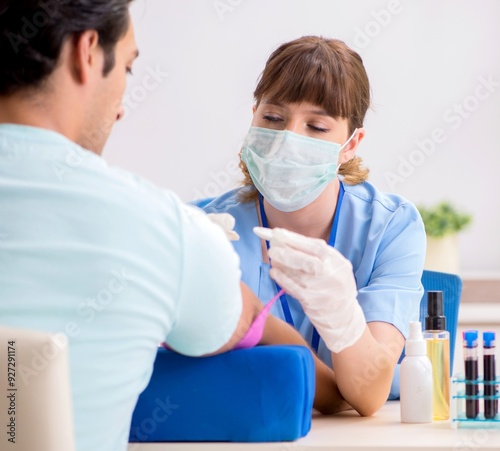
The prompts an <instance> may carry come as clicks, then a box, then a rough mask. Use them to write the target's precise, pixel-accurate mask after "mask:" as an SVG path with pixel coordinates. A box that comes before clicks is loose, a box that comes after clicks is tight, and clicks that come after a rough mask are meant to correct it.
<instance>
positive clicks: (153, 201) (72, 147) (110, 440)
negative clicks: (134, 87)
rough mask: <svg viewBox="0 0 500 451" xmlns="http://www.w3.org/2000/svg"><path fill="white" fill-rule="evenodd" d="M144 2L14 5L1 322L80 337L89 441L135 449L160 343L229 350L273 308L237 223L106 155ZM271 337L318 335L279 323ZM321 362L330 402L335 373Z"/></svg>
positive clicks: (0, 171) (1, 226)
mask: <svg viewBox="0 0 500 451" xmlns="http://www.w3.org/2000/svg"><path fill="white" fill-rule="evenodd" d="M129 3H130V1H129V0H106V1H104V0H73V1H71V2H68V1H66V2H51V1H47V2H40V1H38V0H23V1H19V0H10V1H8V2H3V3H2V6H1V7H0V33H1V36H2V39H0V55H2V68H3V69H2V70H1V71H0V211H1V212H2V220H1V222H0V236H1V237H2V239H1V241H0V327H1V326H10V327H12V328H25V329H34V330H40V331H48V332H52V333H55V334H58V336H59V338H61V337H65V339H67V340H69V349H70V371H71V385H72V396H73V399H72V401H73V406H74V413H75V415H74V417H75V431H76V439H77V447H78V450H79V451H123V450H124V449H125V448H126V446H127V445H126V443H127V439H128V434H129V428H130V420H131V415H132V411H133V409H134V406H135V403H136V401H137V397H138V395H139V394H140V393H141V392H142V390H143V389H144V388H145V387H146V385H147V383H148V380H149V378H150V376H151V371H152V366H153V362H154V359H155V357H156V353H157V347H158V343H159V342H162V341H166V343H167V344H168V345H169V346H170V347H171V348H173V349H175V350H176V351H177V352H180V353H183V354H186V355H190V356H200V355H207V354H214V353H220V352H224V351H227V350H230V349H233V348H234V347H235V346H236V345H237V344H238V343H239V342H240V340H241V338H242V337H243V336H244V335H245V334H246V332H247V330H248V328H249V326H250V324H251V323H252V322H253V320H254V318H255V317H256V316H257V314H258V312H259V311H260V310H261V309H262V305H261V304H260V302H259V301H258V300H257V298H256V297H255V295H254V294H253V293H252V292H251V291H250V290H249V289H248V287H247V286H246V285H245V284H243V283H241V282H240V276H241V271H240V268H239V259H238V256H237V254H236V253H235V252H234V250H233V248H232V246H231V245H230V244H229V242H228V241H227V239H226V236H225V235H224V233H223V231H222V229H221V228H219V227H218V226H217V225H215V224H213V223H212V222H211V221H210V220H209V219H208V218H207V216H206V215H205V214H204V213H202V212H200V211H199V210H198V209H195V208H193V207H188V206H186V205H184V204H183V203H182V202H181V201H180V200H179V199H178V198H177V197H176V196H175V194H173V193H172V192H170V191H164V190H160V189H158V188H156V187H155V186H153V185H152V184H150V183H148V182H147V181H145V180H142V179H140V178H139V177H136V176H134V175H132V174H129V173H127V172H125V171H121V170H118V169H115V168H110V167H108V165H107V164H106V162H105V161H104V160H103V159H102V158H101V157H100V155H101V153H102V151H103V148H104V145H105V142H106V140H107V138H108V135H109V133H110V130H111V128H112V126H113V124H114V123H115V121H116V120H118V119H120V117H121V116H122V115H123V108H122V107H121V106H120V103H121V99H122V96H123V93H124V89H125V85H126V74H127V73H129V72H131V69H132V66H133V63H134V60H135V58H136V57H137V55H138V50H137V46H136V43H135V38H134V29H133V25H132V23H131V20H130V16H129ZM35 17H36V18H37V23H39V24H43V25H41V26H38V28H36V27H35V26H33V27H34V28H33V29H31V32H30V33H29V35H27V33H26V27H27V25H26V20H29V19H30V18H35ZM12 338H13V339H15V338H16V337H12ZM260 342H261V343H298V344H302V343H304V344H305V342H304V340H303V339H302V338H301V337H300V335H299V334H298V333H297V332H296V331H295V330H294V329H293V328H291V327H290V326H288V325H286V324H285V323H284V322H280V321H279V320H277V319H275V318H270V319H269V321H268V322H267V324H266V329H265V331H264V335H263V337H262V339H261V340H260ZM49 363H50V362H49ZM316 363H317V386H318V391H317V394H316V398H317V399H316V402H315V406H316V407H317V408H318V409H320V410H328V409H331V405H332V402H333V401H332V400H331V399H332V398H333V397H334V396H335V390H336V386H335V379H334V375H333V372H332V371H331V370H330V369H329V368H328V367H327V366H326V365H324V364H322V363H321V362H320V361H319V360H318V359H316ZM284 371H286V369H284Z"/></svg>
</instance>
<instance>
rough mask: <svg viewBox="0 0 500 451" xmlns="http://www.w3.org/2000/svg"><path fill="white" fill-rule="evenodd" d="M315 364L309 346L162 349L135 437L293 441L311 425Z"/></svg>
mask: <svg viewBox="0 0 500 451" xmlns="http://www.w3.org/2000/svg"><path fill="white" fill-rule="evenodd" d="M314 391H315V369H314V361H313V358H312V354H311V351H310V350H309V349H307V348H306V347H303V346H293V345H286V346H257V347H255V348H250V349H240V350H236V351H231V352H228V353H226V354H220V355H216V356H211V357H201V358H193V357H186V356H182V355H180V354H176V353H174V352H171V351H167V350H165V349H159V350H158V355H157V358H156V361H155V364H154V369H153V374H152V376H151V380H150V382H149V385H148V386H147V387H146V389H145V390H144V391H143V392H142V394H141V395H140V397H139V400H138V402H137V405H136V407H135V411H134V414H133V417H132V425H131V430H130V438H129V440H130V441H131V442H170V441H230V442H273V441H288V440H295V439H297V438H300V437H303V436H305V435H306V434H307V433H308V432H309V430H310V428H311V413H312V404H313V399H314Z"/></svg>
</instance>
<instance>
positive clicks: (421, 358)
mask: <svg viewBox="0 0 500 451" xmlns="http://www.w3.org/2000/svg"><path fill="white" fill-rule="evenodd" d="M405 354H406V356H405V358H404V359H403V362H402V363H401V371H400V399H401V402H400V406H401V422H402V423H430V422H431V421H432V365H431V362H430V360H429V358H428V357H427V343H426V342H425V340H424V337H423V334H422V325H421V324H420V322H419V321H414V322H411V323H410V336H409V337H408V340H406V351H405Z"/></svg>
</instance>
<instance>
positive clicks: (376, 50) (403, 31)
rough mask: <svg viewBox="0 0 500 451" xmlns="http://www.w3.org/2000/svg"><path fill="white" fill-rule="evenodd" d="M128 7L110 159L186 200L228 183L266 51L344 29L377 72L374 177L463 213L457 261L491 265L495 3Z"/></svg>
mask: <svg viewBox="0 0 500 451" xmlns="http://www.w3.org/2000/svg"><path fill="white" fill-rule="evenodd" d="M391 11H392V12H391ZM133 16H134V22H135V26H136V34H137V41H138V44H139V47H140V51H141V56H140V58H139V60H138V61H137V64H136V67H135V70H134V72H135V75H134V77H132V78H131V79H130V80H129V87H128V90H127V92H128V94H127V96H128V97H126V106H127V109H128V115H127V117H126V118H125V119H124V120H123V121H122V123H120V124H118V125H117V126H116V128H115V130H114V133H113V135H112V137H111V139H110V142H109V144H108V146H107V150H106V154H105V157H106V158H107V159H108V161H110V162H111V163H113V164H116V165H119V166H122V167H124V168H127V169H129V170H132V171H134V172H137V173H139V174H142V175H144V176H146V177H147V178H149V179H151V180H153V181H154V182H155V183H157V184H158V185H161V186H163V187H168V188H171V189H173V190H174V191H176V192H177V193H178V194H179V195H180V196H181V198H183V199H184V200H191V199H193V198H195V197H201V196H210V195H216V194H219V193H221V192H223V191H225V190H226V189H228V188H229V187H232V186H233V185H234V183H235V181H236V180H237V179H238V178H239V177H238V174H237V172H238V171H237V169H236V168H235V166H236V161H237V152H238V150H239V144H240V142H241V140H242V139H243V137H244V135H245V133H246V131H247V129H248V127H249V124H250V119H251V106H252V102H253V98H252V92H253V89H254V88H255V84H256V81H257V78H258V76H259V74H260V72H261V71H262V69H263V67H264V64H265V61H266V59H267V57H268V56H269V54H270V52H271V51H272V50H274V49H275V48H276V47H277V46H278V45H279V44H281V43H283V42H285V41H287V40H291V39H294V38H296V37H299V36H301V35H304V34H319V35H324V36H328V37H335V38H339V39H342V40H344V41H345V42H346V43H347V44H348V45H350V46H351V47H354V48H355V49H357V50H358V51H359V53H360V54H361V56H362V57H363V60H364V63H365V66H366V69H367V72H368V75H369V77H370V81H371V84H372V90H373V109H372V110H371V111H370V112H369V113H368V116H367V120H366V123H365V127H366V131H367V136H366V139H365V141H364V142H363V143H362V145H361V147H360V149H359V155H360V156H362V157H363V158H364V160H365V162H366V164H367V165H368V166H369V167H370V169H371V181H372V182H374V183H375V184H376V185H378V187H379V188H380V189H382V190H385V191H393V192H396V193H399V194H402V195H404V196H406V197H407V198H409V199H410V200H412V201H413V202H415V203H425V204H428V205H432V204H434V203H436V202H437V201H440V200H443V199H446V200H451V201H452V202H454V203H455V204H456V205H457V206H458V207H460V208H462V209H465V210H466V211H468V212H470V213H472V214H473V215H474V223H473V225H472V227H470V228H469V230H467V231H465V232H464V233H462V234H461V235H460V242H461V253H462V273H463V274H471V273H482V274H486V273H488V274H491V273H496V274H500V237H499V236H498V235H499V233H500V211H499V208H498V206H499V204H500V202H499V200H498V196H499V194H500V176H499V171H500V145H499V141H500V126H499V120H500V114H499V113H500V49H499V43H500V27H499V26H498V23H499V22H500V1H496V0H482V1H472V0H439V1H437V0H418V1H417V0H380V1H379V0H356V1H350V0H307V1H306V0H188V1H182V0H136V1H135V5H134V6H133ZM151 73H154V74H155V75H154V77H152V76H151ZM488 80H490V81H489V82H488ZM485 84H486V85H489V86H488V87H481V85H485ZM455 108H457V109H458V108H461V109H462V111H463V116H464V117H461V116H460V114H459V113H457V112H454V109H455ZM432 139H434V142H431V141H430V140H432ZM438 141H439V142H438ZM419 143H420V144H419ZM424 143H425V144H424ZM424 145H425V146H427V149H429V151H428V154H426V153H424V152H423V151H422V150H420V148H419V146H424ZM409 162H411V163H409ZM391 177H392V181H391Z"/></svg>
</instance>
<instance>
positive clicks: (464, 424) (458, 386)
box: [451, 374, 500, 429]
mask: <svg viewBox="0 0 500 451" xmlns="http://www.w3.org/2000/svg"><path fill="white" fill-rule="evenodd" d="M451 382H452V383H451V389H452V390H451V393H452V394H451V427H452V428H454V429H456V428H482V429H486V428H488V429H489V428H497V429H500V413H497V414H496V415H495V417H493V418H486V417H485V416H484V410H485V409H484V405H485V404H484V403H485V401H496V402H497V404H500V401H499V400H500V394H499V392H498V390H496V391H495V394H494V395H489V396H487V395H485V394H484V387H485V386H488V385H495V386H496V385H500V376H497V377H496V379H495V380H494V381H485V380H484V379H483V377H482V376H480V377H478V378H477V379H476V380H474V381H472V380H466V379H465V376H464V375H463V374H459V375H456V376H454V377H453V378H452V379H451ZM466 385H469V386H470V385H477V386H478V387H477V394H476V395H468V394H466V390H465V388H466ZM476 400H477V401H478V404H479V406H478V414H477V416H476V417H475V418H468V417H467V415H466V402H467V401H469V402H474V401H476Z"/></svg>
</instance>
